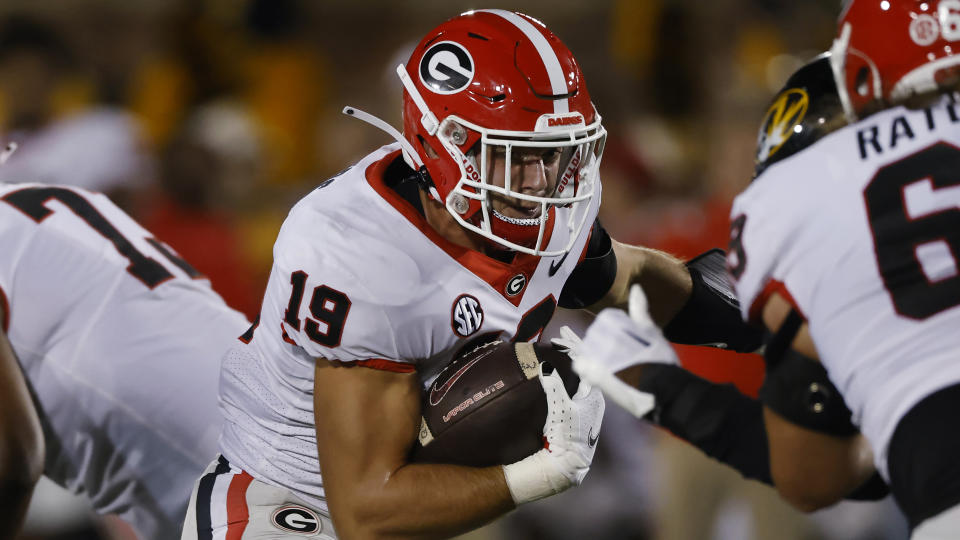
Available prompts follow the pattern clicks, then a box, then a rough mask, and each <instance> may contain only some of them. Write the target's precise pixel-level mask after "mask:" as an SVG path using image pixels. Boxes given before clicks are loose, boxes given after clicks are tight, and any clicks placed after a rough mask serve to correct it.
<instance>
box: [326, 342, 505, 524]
mask: <svg viewBox="0 0 960 540" xmlns="http://www.w3.org/2000/svg"><path fill="white" fill-rule="evenodd" d="M314 403H315V407H314V410H315V416H316V428H317V450H318V452H319V456H320V467H321V469H322V470H323V471H324V479H325V489H326V494H327V498H328V501H329V504H330V513H331V516H332V517H333V521H334V526H335V527H336V529H337V533H338V534H339V535H340V536H341V537H342V538H445V537H449V536H453V535H456V534H459V533H461V532H464V531H467V530H470V529H473V528H476V527H478V526H480V525H482V524H483V523H486V522H488V521H490V520H492V519H494V518H495V517H497V516H499V515H502V514H503V513H505V512H507V511H509V510H510V509H511V508H513V507H514V502H513V499H512V498H511V495H510V491H509V489H508V488H507V484H506V482H505V480H504V475H503V468H502V467H489V468H483V469H480V468H471V467H459V466H454V465H436V464H431V465H421V464H410V463H408V462H407V456H408V453H409V451H410V448H411V445H412V444H413V442H414V441H415V440H416V434H417V430H418V428H419V425H420V387H419V382H418V378H417V375H416V374H415V373H393V372H388V371H380V370H375V369H369V368H365V367H345V366H344V365H342V364H340V365H338V364H335V363H331V362H329V361H327V360H324V359H319V360H317V366H316V376H315V382H314ZM424 486H429V489H424Z"/></svg>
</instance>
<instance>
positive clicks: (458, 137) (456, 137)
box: [445, 122, 467, 146]
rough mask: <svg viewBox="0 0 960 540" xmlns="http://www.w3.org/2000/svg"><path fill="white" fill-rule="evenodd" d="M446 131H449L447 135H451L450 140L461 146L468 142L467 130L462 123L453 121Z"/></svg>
mask: <svg viewBox="0 0 960 540" xmlns="http://www.w3.org/2000/svg"><path fill="white" fill-rule="evenodd" d="M445 131H446V132H447V136H448V137H450V140H451V141H453V144H455V145H457V146H460V145H462V144H463V143H465V142H467V130H466V129H465V128H464V127H463V126H461V125H460V124H458V123H456V122H451V123H450V125H449V127H448V128H447V129H446V130H445Z"/></svg>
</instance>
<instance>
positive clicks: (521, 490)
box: [503, 448, 571, 506]
mask: <svg viewBox="0 0 960 540" xmlns="http://www.w3.org/2000/svg"><path fill="white" fill-rule="evenodd" d="M547 452H549V450H547V449H546V448H544V449H543V450H540V451H539V452H537V453H535V454H531V455H529V456H527V457H525V458H524V459H522V460H520V461H518V462H516V463H511V464H509V465H504V466H503V476H504V478H505V479H506V481H507V488H509V489H510V496H511V497H513V502H514V503H515V504H516V505H517V506H520V505H521V504H524V503H528V502H531V501H535V500H537V499H543V498H544V497H549V496H551V495H556V494H557V493H560V492H561V491H565V490H566V489H567V488H569V487H570V486H571V482H570V480H568V479H567V478H566V477H564V476H563V475H562V474H560V473H559V472H557V471H556V470H555V469H554V467H553V466H552V465H551V464H550V462H549V460H550V458H549V457H547V454H546V453H547Z"/></svg>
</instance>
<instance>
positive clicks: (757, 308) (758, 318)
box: [748, 279, 807, 324]
mask: <svg viewBox="0 0 960 540" xmlns="http://www.w3.org/2000/svg"><path fill="white" fill-rule="evenodd" d="M773 293H777V294H779V295H780V296H782V297H783V299H784V300H786V301H787V303H789V304H790V305H791V306H793V309H795V310H797V313H799V314H800V316H801V317H803V318H804V319H806V318H807V317H806V315H804V314H803V310H802V309H800V307H799V306H798V305H797V301H796V300H794V299H793V295H792V294H790V291H789V290H788V289H787V286H786V285H784V284H783V282H782V281H777V280H775V279H771V280H770V281H768V282H767V284H766V285H765V286H764V287H763V290H762V291H760V294H759V295H757V298H756V299H755V300H754V301H753V304H751V305H750V311H749V312H748V318H749V321H750V322H752V323H761V324H762V323H763V308H764V306H766V305H767V301H768V300H770V297H771V296H773Z"/></svg>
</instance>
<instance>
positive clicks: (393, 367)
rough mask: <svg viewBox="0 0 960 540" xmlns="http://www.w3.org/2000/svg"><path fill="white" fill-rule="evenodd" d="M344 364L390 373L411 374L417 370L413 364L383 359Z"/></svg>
mask: <svg viewBox="0 0 960 540" xmlns="http://www.w3.org/2000/svg"><path fill="white" fill-rule="evenodd" d="M344 364H345V365H353V366H360V367H365V368H370V369H379V370H380V371H390V372H392V373H413V372H415V371H416V370H417V368H416V367H414V365H413V364H407V363H404V362H397V361H396V360H387V359H385V358H370V359H367V360H357V361H355V362H344Z"/></svg>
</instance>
